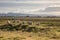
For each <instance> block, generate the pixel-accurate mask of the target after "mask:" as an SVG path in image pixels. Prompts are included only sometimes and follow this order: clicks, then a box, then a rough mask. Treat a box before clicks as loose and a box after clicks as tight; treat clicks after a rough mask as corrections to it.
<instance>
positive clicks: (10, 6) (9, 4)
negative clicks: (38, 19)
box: [0, 0, 60, 15]
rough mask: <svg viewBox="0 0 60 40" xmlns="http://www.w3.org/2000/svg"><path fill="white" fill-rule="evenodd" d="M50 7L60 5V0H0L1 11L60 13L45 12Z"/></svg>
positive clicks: (58, 13)
mask: <svg viewBox="0 0 60 40" xmlns="http://www.w3.org/2000/svg"><path fill="white" fill-rule="evenodd" d="M49 7H60V0H0V13H8V12H13V13H28V14H55V15H60V12H54V11H52V12H43V11H44V10H46V9H47V8H49ZM48 10H49V9H48ZM55 10H56V9H55Z"/></svg>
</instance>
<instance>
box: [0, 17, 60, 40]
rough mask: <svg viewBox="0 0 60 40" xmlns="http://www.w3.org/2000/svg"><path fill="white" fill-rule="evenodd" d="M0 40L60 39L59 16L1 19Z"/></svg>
mask: <svg viewBox="0 0 60 40" xmlns="http://www.w3.org/2000/svg"><path fill="white" fill-rule="evenodd" d="M8 21H10V23H8ZM0 40H60V18H21V19H11V20H7V19H1V20H0Z"/></svg>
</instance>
